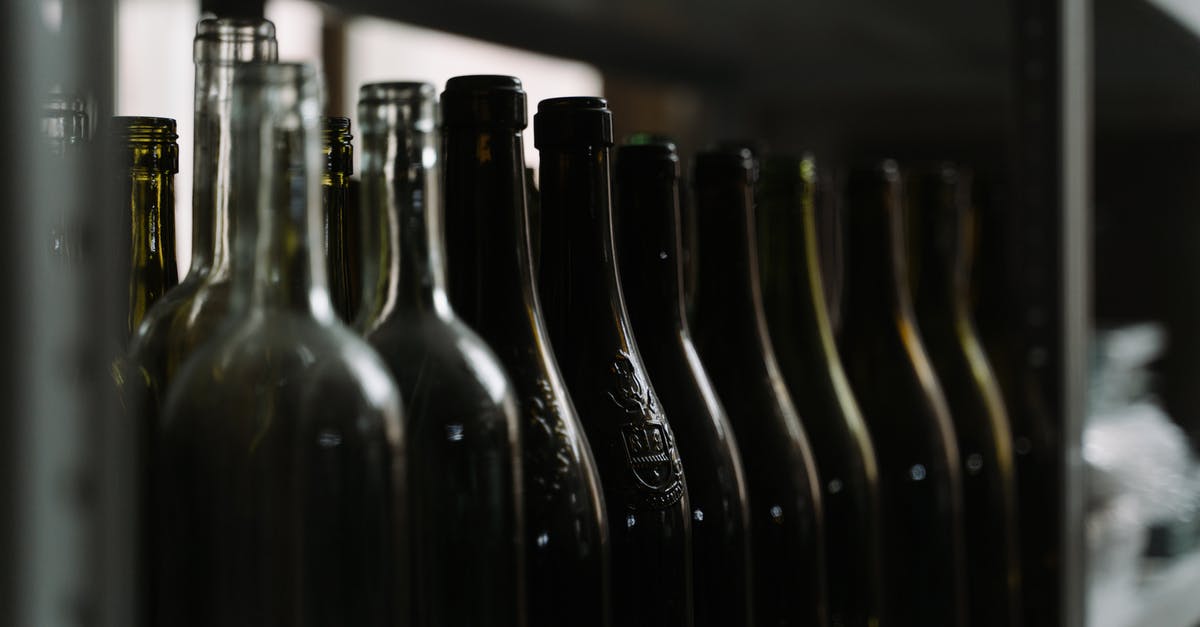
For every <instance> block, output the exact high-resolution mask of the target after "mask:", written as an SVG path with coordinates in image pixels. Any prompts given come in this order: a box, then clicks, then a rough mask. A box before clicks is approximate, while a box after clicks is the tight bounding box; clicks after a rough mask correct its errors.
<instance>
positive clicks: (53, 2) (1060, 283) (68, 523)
mask: <svg viewBox="0 0 1200 627" xmlns="http://www.w3.org/2000/svg"><path fill="white" fill-rule="evenodd" d="M0 11H2V13H0V15H2V17H3V19H2V20H0V21H2V23H3V25H2V26H0V28H2V29H3V37H0V40H2V42H3V43H2V44H0V46H2V50H3V57H2V63H0V84H3V85H5V86H6V89H5V92H6V95H5V96H4V98H0V115H2V116H4V117H3V118H2V119H4V120H5V125H6V126H9V123H10V121H12V120H22V119H34V117H32V116H33V112H35V111H36V110H37V109H38V107H40V102H41V100H40V99H41V97H42V95H43V94H45V93H47V92H48V91H50V90H51V89H52V88H54V87H55V86H60V85H71V86H73V87H74V88H77V89H81V90H83V91H85V92H86V93H88V94H89V95H90V96H91V98H92V99H93V100H94V101H95V103H96V104H95V109H96V111H95V114H96V115H97V116H108V115H153V116H162V117H171V118H175V119H176V120H177V121H178V124H179V127H178V128H179V144H180V155H181V160H180V161H181V164H180V165H181V167H180V172H181V174H180V175H179V176H178V177H177V179H176V185H177V197H178V199H179V200H178V203H177V207H178V215H177V221H176V224H177V236H178V241H179V246H178V252H179V256H180V267H181V268H186V267H187V265H188V264H187V259H188V258H189V256H190V242H191V235H190V230H191V220H190V202H189V199H190V197H191V190H190V186H191V151H192V145H191V144H192V97H193V95H192V89H193V67H192V58H191V55H192V51H191V43H190V42H191V38H192V35H193V32H194V28H195V23H196V21H197V19H198V18H199V17H200V15H201V14H202V13H216V14H219V15H251V16H265V17H267V18H268V19H271V20H272V21H274V22H275V24H276V26H277V33H278V39H279V44H280V58H281V59H286V60H309V61H315V62H317V63H319V64H320V65H321V66H322V68H323V70H324V73H325V76H326V78H327V84H328V94H327V100H328V109H329V110H328V113H329V114H333V115H350V116H351V117H353V115H354V103H355V102H356V100H357V98H356V93H357V89H358V86H359V85H361V84H362V83H365V82H370V81H376V80H397V79H401V80H427V81H430V82H433V83H434V84H436V85H438V86H439V87H440V86H441V84H443V83H444V81H445V80H446V79H447V78H449V77H450V76H454V75H457V74H466V73H499V74H512V75H516V76H519V77H520V78H521V79H522V80H523V81H524V83H525V86H526V90H527V92H528V94H529V103H530V107H531V109H532V108H533V107H534V106H535V105H536V102H537V101H538V100H540V99H543V98H547V97H551V96H560V95H584V94H587V95H593V94H601V95H604V96H606V97H607V98H608V99H609V101H610V107H611V108H612V110H613V111H614V113H615V123H616V125H617V128H616V131H617V133H616V134H617V136H618V137H621V136H625V135H627V134H629V133H632V132H634V131H640V130H649V131H655V132H661V133H666V134H669V135H672V136H674V137H675V138H677V139H678V141H679V144H680V146H681V148H682V151H683V155H684V158H685V163H686V159H687V155H688V154H689V153H691V152H694V151H695V150H697V149H700V148H703V147H704V146H706V145H707V144H710V143H712V142H714V141H718V140H721V139H728V138H753V139H756V140H760V141H763V142H765V144H766V145H768V146H769V147H770V149H771V150H774V151H779V152H791V151H797V150H812V151H813V152H814V153H815V154H816V155H817V158H818V162H819V163H820V164H822V166H823V169H824V170H825V172H826V174H827V176H826V179H825V180H826V181H827V182H828V183H829V187H828V189H830V190H836V189H837V181H838V177H839V174H840V173H841V172H842V171H844V170H845V168H846V167H847V165H848V164H852V163H855V162H859V161H862V160H866V159H876V158H880V157H894V158H897V159H900V160H901V161H902V162H917V161H927V160H953V161H956V162H959V163H961V164H963V165H965V166H967V167H969V168H971V169H972V170H973V171H974V173H975V180H976V186H975V187H976V189H975V202H976V205H977V208H978V210H979V212H980V215H981V220H980V225H979V234H978V238H979V239H978V241H979V247H980V250H979V258H978V260H977V264H976V275H977V276H976V279H977V293H976V295H975V299H976V303H977V317H978V322H979V325H980V331H981V334H982V336H983V337H984V340H985V343H986V344H987V347H988V349H989V351H990V352H991V356H992V359H993V361H994V362H995V363H996V366H997V370H998V375H999V378H1000V382H1001V384H1002V387H1003V389H1004V393H1005V398H1006V401H1007V402H1008V405H1009V412H1010V414H1011V415H1012V419H1013V423H1014V431H1015V436H1016V438H1015V443H1016V450H1017V453H1018V455H1025V456H1029V457H1030V458H1031V459H1032V458H1036V459H1038V460H1039V461H1038V463H1037V464H1035V465H1034V467H1036V468H1038V469H1039V471H1038V474H1037V475H1036V476H1034V477H1033V478H1032V479H1033V480H1035V481H1036V482H1037V483H1038V484H1039V485H1041V486H1042V487H1043V488H1044V494H1042V495H1041V498H1042V500H1040V501H1038V502H1036V503H1034V504H1032V505H1029V504H1027V503H1025V501H1024V499H1025V497H1024V496H1022V499H1023V500H1022V506H1023V507H1027V513H1026V514H1025V516H1026V517H1027V518H1028V519H1030V520H1033V521H1034V522H1036V523H1038V524H1041V525H1044V528H1045V529H1046V530H1048V532H1047V533H1048V535H1049V536H1050V537H1051V538H1053V542H1052V544H1051V545H1049V546H1047V547H1045V548H1046V552H1045V554H1046V555H1050V556H1051V557H1049V558H1046V560H1045V563H1039V564H1038V569H1039V572H1040V573H1041V577H1043V578H1042V579H1037V580H1035V581H1033V582H1029V581H1027V582H1026V583H1027V584H1028V585H1029V586H1030V591H1029V594H1027V603H1032V604H1033V606H1034V607H1037V608H1039V612H1040V614H1041V619H1040V620H1038V621H1037V622H1031V623H1030V624H1046V625H1071V626H1078V625H1085V624H1086V625H1099V626H1107V625H1112V626H1134V625H1145V626H1147V627H1169V626H1172V625H1178V626H1180V627H1187V626H1190V625H1195V624H1200V595H1197V594H1194V591H1195V590H1197V589H1200V556H1197V553H1196V551H1195V546H1196V540H1197V538H1200V522H1198V521H1200V519H1198V518H1197V516H1196V510H1197V505H1198V503H1200V472H1198V471H1197V467H1196V462H1195V454H1194V451H1195V450H1196V446H1197V444H1200V325H1197V324H1196V323H1197V320H1200V246H1197V245H1196V240H1197V238H1198V237H1200V176H1197V175H1198V174H1200V3H1198V2H1196V1H1195V0H1006V1H1000V2H987V3H963V2H955V1H954V0H912V1H909V2H904V3H896V2H887V1H885V0H842V1H841V2H836V3H829V2H817V1H816V0H795V1H791V2H784V1H781V0H742V1H741V2H738V3H729V2H723V1H718V0H693V1H691V2H685V1H684V0H607V1H603V2H602V1H599V0H503V1H496V0H441V1H439V2H436V3H434V2H397V1H394V0H330V1H327V2H314V1H309V0H267V1H265V2H264V1H261V0H17V1H16V2H9V3H6V7H5V8H4V9H2V10H0ZM37 141H38V139H37V136H36V129H25V128H23V127H21V125H20V124H13V125H12V127H10V128H7V129H6V143H7V144H8V150H6V151H3V152H4V154H3V155H0V166H2V167H0V173H2V176H4V177H6V178H5V180H4V181H3V182H0V189H3V190H4V193H5V201H6V204H7V205H8V206H9V207H10V210H9V212H7V213H6V215H8V218H6V220H7V221H8V222H9V224H8V227H7V228H6V229H0V231H2V233H0V272H2V274H0V281H3V282H2V283H0V293H3V294H5V298H6V302H5V306H4V307H2V308H0V333H3V335H2V336H0V346H4V347H5V352H4V354H3V357H2V358H0V362H2V364H3V365H2V366H0V367H2V370H0V374H2V375H3V376H2V377H0V399H4V403H5V407H4V415H6V416H9V417H10V418H9V419H7V420H0V555H6V556H11V557H10V558H6V559H0V624H4V625H22V626H24V625H38V626H49V625H109V624H111V625H118V624H122V622H121V621H122V616H125V615H126V614H123V612H127V610H128V608H127V607H124V606H123V605H122V601H121V598H122V596H123V593H122V592H121V590H122V588H121V582H122V579H121V573H122V570H121V563H120V555H121V550H122V546H124V545H123V544H122V543H123V542H128V538H125V537H124V536H123V535H122V534H121V512H122V511H123V510H122V503H126V502H128V499H130V498H132V497H131V496H130V495H129V494H128V493H127V491H126V487H125V485H124V484H123V483H122V481H120V475H119V473H117V474H115V475H114V474H113V473H112V472H108V471H110V470H112V469H114V468H116V469H119V468H121V467H122V459H123V456H124V455H125V454H127V452H128V444H127V442H125V441H124V437H123V433H124V432H123V431H122V430H121V428H120V427H112V426H111V425H110V424H109V423H106V422H105V421H104V420H97V419H96V418H97V416H96V414H97V412H99V413H103V412H102V411H100V410H97V409H96V407H97V406H98V405H97V403H95V402H94V401H95V400H96V398H98V397H99V395H101V394H102V391H101V390H102V387H103V385H102V383H103V382H96V381H91V380H89V379H87V378H86V377H81V378H79V379H78V380H75V379H71V378H69V377H64V376H63V373H64V372H70V371H72V369H78V368H79V365H80V364H86V363H90V362H91V360H94V359H96V355H98V354H101V353H102V352H103V351H100V350H99V349H98V348H97V347H96V346H94V344H95V343H96V342H97V340H95V339H93V338H94V337H95V334H93V333H91V331H93V330H94V329H96V328H100V325H102V324H104V322H103V320H104V319H105V317H106V316H111V315H113V312H111V311H107V310H106V304H105V303H107V302H108V301H109V300H111V299H106V292H105V290H107V289H109V288H110V287H111V284H110V281H111V277H109V276H106V274H105V273H106V270H107V269H106V268H105V266H104V265H103V264H98V265H96V266H95V267H92V268H86V269H83V270H81V271H79V272H78V273H76V274H74V275H71V276H68V277H65V278H59V279H56V280H53V281H52V280H50V279H49V278H48V277H49V276H50V274H51V272H52V270H51V268H49V267H48V266H46V265H45V263H44V262H43V261H39V260H37V259H36V258H35V257H36V256H35V255H32V254H30V252H29V251H30V250H31V248H32V244H31V243H30V242H31V241H33V240H35V239H36V237H37V234H38V233H43V232H46V231H45V227H46V224H45V220H46V219H47V218H45V217H44V216H41V215H39V213H38V212H37V211H36V210H29V208H31V207H37V206H38V205H39V204H42V203H58V204H62V205H64V206H69V207H72V208H73V211H75V212H76V215H78V216H87V215H88V213H87V212H88V209H89V206H91V205H92V204H94V203H91V204H89V202H90V201H89V199H90V198H92V197H93V196H94V194H96V193H99V192H98V191H97V190H103V189H104V186H105V185H108V183H106V182H105V180H106V179H105V176H106V172H105V170H104V168H103V167H98V168H78V169H75V170H71V171H69V172H63V171H61V170H55V169H54V168H53V167H51V166H50V165H49V164H48V163H47V162H44V161H39V160H38V158H36V157H31V156H29V155H27V154H25V151H23V150H22V147H23V146H28V145H32V144H33V143H34V142H37ZM526 149H527V155H526V159H527V162H528V163H529V164H530V165H531V166H533V167H535V168H536V166H537V153H536V151H535V150H534V149H533V145H532V141H527V143H526ZM685 167H686V165H685ZM64 179H67V180H68V181H69V184H65V185H64V184H63V182H64ZM828 196H829V198H830V202H828V203H827V205H828V207H826V208H825V216H826V218H825V219H826V220H827V221H828V222H830V223H832V224H836V222H837V211H838V208H837V203H836V193H831V194H828ZM84 221H85V222H87V223H88V224H89V225H90V226H89V227H88V228H89V229H91V231H90V238H91V240H92V241H94V242H96V244H95V246H96V247H97V250H98V251H99V252H100V253H101V254H103V252H104V247H105V246H104V242H106V241H109V240H111V237H109V235H111V233H109V234H107V235H106V228H111V227H109V226H106V225H105V224H103V221H102V220H92V221H90V222H89V221H87V220H84ZM93 222H94V223H93ZM834 231H836V229H834ZM110 252H111V251H110ZM832 267H833V270H832V273H833V274H834V276H832V277H831V279H833V281H834V282H835V283H836V264H834V265H833V266H832ZM102 417H103V416H101V418H102ZM126 435H127V434H126ZM114 477H115V478H114ZM1027 524H1032V523H1028V522H1027ZM123 608H124V609H123Z"/></svg>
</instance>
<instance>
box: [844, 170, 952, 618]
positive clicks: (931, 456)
mask: <svg viewBox="0 0 1200 627" xmlns="http://www.w3.org/2000/svg"><path fill="white" fill-rule="evenodd" d="M847 196H848V198H847V201H848V205H847V211H848V212H847V233H848V242H847V254H846V265H847V267H846V277H845V287H844V289H845V292H844V295H845V301H846V302H845V307H844V308H843V310H842V327H841V329H840V336H839V338H838V339H839V343H840V344H839V350H840V354H841V357H842V363H843V364H844V365H845V368H846V375H847V377H848V378H849V379H850V386H851V388H852V389H853V390H854V392H855V395H856V396H857V398H858V402H859V405H860V406H861V408H862V413H863V417H864V418H865V419H866V421H867V428H868V430H869V431H870V433H871V439H872V441H873V442H874V444H875V454H876V458H877V459H878V462H879V478H880V487H881V489H882V494H883V518H882V520H883V549H884V594H885V597H884V624H895V625H947V626H949V625H965V624H967V623H966V603H965V601H966V599H965V595H966V577H965V570H964V567H965V565H964V552H963V527H962V524H963V519H962V474H961V471H960V469H959V464H958V460H959V455H958V446H957V444H956V443H955V436H954V426H953V425H952V423H951V421H950V412H949V409H948V408H947V406H946V399H945V397H944V396H943V395H942V390H941V387H940V386H939V385H938V381H937V377H936V376H935V375H934V372H933V368H932V366H931V365H930V363H929V359H928V358H927V357H926V354H925V349H924V347H923V344H922V341H921V337H920V335H919V333H918V331H917V327H916V320H915V319H914V317H913V311H912V300H911V296H910V294H909V283H908V280H909V279H908V268H907V265H906V260H905V257H904V243H903V237H904V236H903V223H902V221H903V215H902V213H901V211H902V205H901V203H902V198H903V196H902V191H901V187H900V175H899V173H898V172H897V169H896V165H895V163H893V162H891V161H886V162H883V163H882V164H880V165H879V166H876V167H873V168H861V169H856V170H854V171H852V172H851V174H850V178H849V181H848V183H847Z"/></svg>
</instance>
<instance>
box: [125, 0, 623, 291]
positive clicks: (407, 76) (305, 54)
mask: <svg viewBox="0 0 1200 627" xmlns="http://www.w3.org/2000/svg"><path fill="white" fill-rule="evenodd" d="M199 6H200V3H199V1H198V0H120V2H119V5H118V18H117V61H118V64H117V103H116V111H117V115H146V116H156V117H168V118H174V119H175V120H176V123H177V125H178V130H179V174H178V175H177V176H176V177H175V193H176V203H175V217H176V220H175V234H176V238H177V244H176V252H177V255H178V258H179V268H180V271H181V272H185V271H186V268H187V267H188V266H189V265H190V264H189V263H188V260H189V259H191V249H192V246H191V244H192V206H191V197H192V132H193V131H192V109H193V105H192V97H193V94H192V90H193V81H194V78H195V77H194V72H193V69H192V36H193V34H194V33H195V27H196V20H197V19H199V16H200V14H199ZM266 15H267V19H270V20H271V21H273V22H275V27H276V35H277V37H278V39H279V58H280V59H281V60H285V61H308V62H313V63H320V59H321V26H322V23H323V21H324V15H323V13H322V9H321V8H320V7H319V6H318V5H316V4H315V3H313V2H309V1H307V0H269V1H268V2H267V6H266ZM346 26H347V32H346V37H345V41H346V48H347V49H346V64H347V67H346V68H344V71H345V76H346V90H347V91H346V93H345V94H344V102H347V103H354V102H357V101H358V87H359V85H361V84H363V83H368V82H378V81H414V80H419V81H427V82H430V83H433V84H434V85H435V86H437V88H438V89H439V90H440V89H441V88H442V87H443V86H444V85H445V82H446V79H448V78H450V77H452V76H457V75H460V74H511V75H514V76H519V77H520V78H521V80H522V82H523V83H524V84H525V91H526V92H527V93H528V97H529V112H530V115H531V116H532V113H533V112H534V111H536V110H537V103H538V101H539V100H542V99H545V98H551V97H555V96H584V95H586V96H596V95H602V94H603V83H602V80H601V76H600V73H599V72H598V71H597V70H596V69H595V68H593V67H592V66H590V65H587V64H585V63H580V62H577V61H572V60H569V59H561V58H555V57H549V56H545V55H540V54H534V53H531V52H526V51H523V50H518V49H515V48H509V47H506V46H498V45H495V44H491V43H487V42H482V41H478V40H474V39H469V38H466V37H460V36H457V35H450V34H447V33H442V32H439V31H434V30H429V29H425V28H418V27H415V26H409V25H406V24H400V23H396V22H389V21H385V20H379V19H374V18H351V19H350V20H349V21H348V23H347V25H346ZM330 113H331V114H334V115H349V116H350V117H351V119H352V120H353V118H354V117H355V112H354V111H331V112H330ZM352 123H353V122H352ZM356 143H357V140H356ZM356 149H357V146H356ZM525 152H526V154H525V159H526V164H527V165H529V166H530V167H533V168H536V167H537V163H538V160H537V151H536V150H535V149H534V147H533V141H532V137H531V136H530V134H529V133H527V137H526V143H525Z"/></svg>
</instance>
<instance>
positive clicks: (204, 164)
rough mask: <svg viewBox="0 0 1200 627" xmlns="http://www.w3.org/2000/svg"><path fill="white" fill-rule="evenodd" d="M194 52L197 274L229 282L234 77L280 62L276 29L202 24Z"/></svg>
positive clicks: (236, 22) (257, 23) (247, 23)
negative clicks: (247, 67)
mask: <svg viewBox="0 0 1200 627" xmlns="http://www.w3.org/2000/svg"><path fill="white" fill-rule="evenodd" d="M193 51H194V60H195V64H196V82H195V110H196V112H195V120H194V123H195V136H194V141H193V146H194V149H195V158H194V161H193V170H192V172H193V174H192V263H191V272H192V273H196V275H197V276H205V275H209V274H213V275H217V276H219V277H221V278H226V277H228V276H229V273H230V271H231V267H230V262H231V260H232V255H233V249H232V237H233V230H234V228H235V226H234V216H233V215H232V212H231V209H230V206H229V202H230V187H231V178H232V173H231V170H230V163H229V161H230V142H231V140H232V129H231V127H230V122H231V116H232V111H231V107H232V100H231V97H232V95H231V90H232V83H233V73H234V68H235V67H236V66H237V65H238V64H241V63H264V62H266V63H269V62H274V61H276V60H278V58H279V51H278V44H277V43H276V41H275V27H274V25H273V24H272V23H271V22H269V21H267V20H242V19H226V18H217V19H205V20H201V21H200V23H199V24H197V26H196V38H195V40H194V43H193Z"/></svg>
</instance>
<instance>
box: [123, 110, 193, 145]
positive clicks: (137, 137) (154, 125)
mask: <svg viewBox="0 0 1200 627" xmlns="http://www.w3.org/2000/svg"><path fill="white" fill-rule="evenodd" d="M112 132H113V135H114V136H116V137H117V138H118V139H121V140H124V141H129V142H151V143H174V142H175V141H177V140H178V139H179V134H178V133H177V132H176V130H175V120H173V119H171V118H153V117H145V116H114V117H113V119H112Z"/></svg>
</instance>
